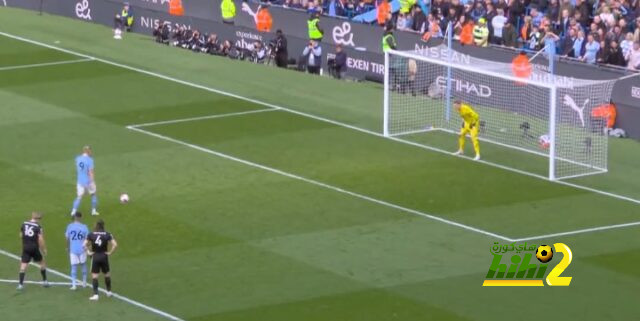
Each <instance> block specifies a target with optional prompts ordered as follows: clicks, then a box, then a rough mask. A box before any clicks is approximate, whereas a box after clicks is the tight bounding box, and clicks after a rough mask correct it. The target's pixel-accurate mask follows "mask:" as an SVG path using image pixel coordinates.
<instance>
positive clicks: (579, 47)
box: [571, 30, 587, 59]
mask: <svg viewBox="0 0 640 321" xmlns="http://www.w3.org/2000/svg"><path fill="white" fill-rule="evenodd" d="M586 44H587V39H586V38H585V35H584V31H582V30H578V36H577V37H576V40H575V41H574V42H573V55H572V56H571V57H574V58H578V59H581V58H582V56H584V46H585V45H586Z"/></svg>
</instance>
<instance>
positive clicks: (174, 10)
mask: <svg viewBox="0 0 640 321" xmlns="http://www.w3.org/2000/svg"><path fill="white" fill-rule="evenodd" d="M169 14H170V15H172V16H182V15H184V8H183V7H182V0H170V1H169Z"/></svg>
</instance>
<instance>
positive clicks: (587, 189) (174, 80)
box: [0, 32, 640, 241]
mask: <svg viewBox="0 0 640 321" xmlns="http://www.w3.org/2000/svg"><path fill="white" fill-rule="evenodd" d="M0 35H3V36H5V37H8V38H12V39H15V40H20V41H23V42H27V43H31V44H34V45H37V46H41V47H45V48H49V49H53V50H57V51H61V52H65V53H68V54H72V55H76V56H78V57H83V58H88V59H94V60H96V61H99V62H102V63H105V64H108V65H112V66H116V67H120V68H124V69H128V70H132V71H136V72H139V73H142V74H145V75H149V76H152V77H156V78H160V79H164V80H168V81H171V82H175V83H178V84H182V85H185V86H189V87H193V88H198V89H202V90H205V91H208V92H212V93H216V94H219V95H223V96H227V97H232V98H236V99H239V100H243V101H247V102H250V103H254V104H258V105H262V106H266V107H270V108H273V109H278V110H282V111H286V112H289V113H292V114H296V115H300V116H303V117H308V118H311V119H315V120H318V121H322V122H326V123H329V124H333V125H336V126H340V127H344V128H349V129H352V130H356V131H359V132H362V133H365V134H369V135H373V136H378V137H383V138H388V139H392V140H394V141H397V142H400V143H403V144H408V145H412V146H415V147H419V148H423V149H427V150H431V151H433V152H438V153H442V154H447V155H451V152H449V151H445V150H441V149H438V148H433V147H429V146H426V145H421V144H418V143H414V142H410V141H407V140H403V139H398V138H394V137H385V136H384V135H383V134H382V133H378V132H375V131H372V130H368V129H364V128H361V127H357V126H353V125H349V124H346V123H342V122H339V121H335V120H331V119H327V118H324V117H320V116H316V115H312V114H308V113H304V112H301V111H297V110H293V109H289V108H285V107H282V106H278V105H275V104H270V103H267V102H264V101H260V100H257V99H252V98H248V97H245V96H240V95H237V94H233V93H230V92H226V91H223V90H219V89H215V88H211V87H206V86H203V85H199V84H196V83H193V82H189V81H185V80H181V79H177V78H174V77H171V76H167V75H163V74H160V73H156V72H152V71H148V70H144V69H140V68H137V67H133V66H129V65H125V64H121V63H118V62H114V61H111V60H106V59H102V58H97V57H93V56H89V55H86V54H82V53H79V52H77V51H73V50H69V49H64V48H60V47H57V46H53V45H49V44H46V43H43V42H39V41H35V40H31V39H27V38H23V37H20V36H16V35H12V34H8V33H5V32H0ZM129 129H132V130H138V131H140V132H145V131H144V130H141V129H139V128H133V127H129ZM460 158H463V159H466V160H469V161H473V159H471V158H467V157H460ZM477 162H479V163H482V164H485V165H488V166H492V167H495V168H500V169H503V170H506V171H510V172H514V173H518V174H522V175H526V176H529V177H534V178H537V179H541V180H545V181H547V182H551V183H556V184H560V185H565V186H570V187H573V188H576V189H581V190H584V191H588V192H592V193H596V194H600V195H604V196H608V197H611V198H615V199H619V200H623V201H628V202H632V203H634V204H639V205H640V199H635V198H631V197H628V196H623V195H619V194H615V193H610V192H606V191H602V190H599V189H595V188H591V187H587V186H583V185H578V184H574V183H569V182H565V181H560V180H553V181H551V180H549V179H548V178H547V177H545V176H542V175H536V174H532V173H527V172H525V171H521V170H518V169H515V168H511V167H508V166H504V165H499V164H495V163H492V162H488V161H485V160H480V161H477ZM585 233H586V232H585ZM491 234H493V233H491ZM500 238H501V239H503V240H509V241H512V240H513V239H510V238H506V237H500Z"/></svg>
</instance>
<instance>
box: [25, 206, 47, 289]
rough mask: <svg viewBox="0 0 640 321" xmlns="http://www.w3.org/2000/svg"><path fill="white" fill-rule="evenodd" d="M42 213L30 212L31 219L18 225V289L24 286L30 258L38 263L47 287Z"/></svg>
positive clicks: (45, 248)
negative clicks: (20, 248) (41, 224)
mask: <svg viewBox="0 0 640 321" xmlns="http://www.w3.org/2000/svg"><path fill="white" fill-rule="evenodd" d="M41 219H42V214H41V213H38V212H33V213H31V220H29V221H27V222H24V223H22V226H20V238H21V239H22V260H21V262H20V281H19V283H18V290H22V288H23V287H24V285H23V283H24V275H25V272H26V271H27V266H29V263H30V262H31V260H33V261H34V262H36V263H38V264H40V274H41V275H42V282H43V285H44V287H45V288H48V287H49V282H47V265H46V263H45V260H44V256H46V255H47V247H46V246H45V243H44V234H43V231H42V227H41V226H40V220H41Z"/></svg>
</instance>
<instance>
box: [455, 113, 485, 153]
mask: <svg viewBox="0 0 640 321" xmlns="http://www.w3.org/2000/svg"><path fill="white" fill-rule="evenodd" d="M453 106H454V107H455V108H456V110H457V111H458V112H459V113H460V117H462V119H463V120H464V123H463V124H462V128H461V129H460V137H458V146H459V147H458V151H457V152H455V153H454V155H462V154H464V137H465V136H466V135H467V134H471V142H473V149H474V150H475V151H476V157H475V158H474V160H480V144H479V143H478V124H479V121H480V117H479V116H478V113H476V112H475V111H474V110H473V109H472V108H471V106H469V105H468V104H465V103H463V102H462V101H460V100H456V101H454V102H453Z"/></svg>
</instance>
